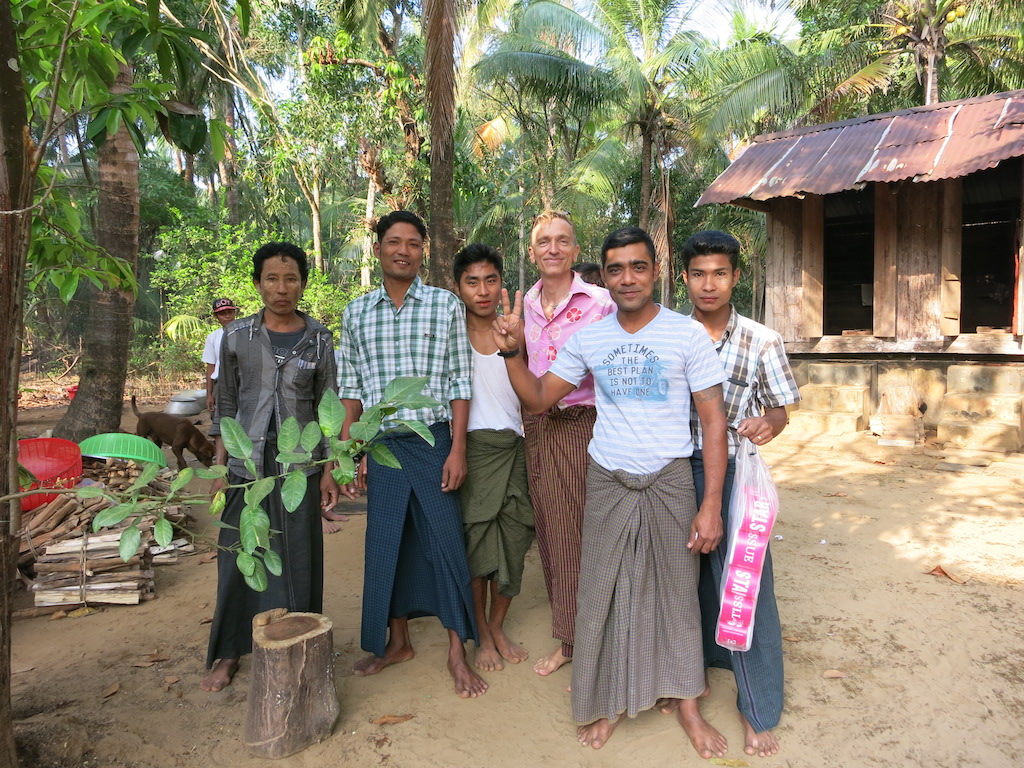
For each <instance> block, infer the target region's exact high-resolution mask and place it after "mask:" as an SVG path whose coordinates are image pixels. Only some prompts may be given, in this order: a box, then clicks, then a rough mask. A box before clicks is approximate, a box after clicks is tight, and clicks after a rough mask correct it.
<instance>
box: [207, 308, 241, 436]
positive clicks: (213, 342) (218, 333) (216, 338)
mask: <svg viewBox="0 0 1024 768" xmlns="http://www.w3.org/2000/svg"><path fill="white" fill-rule="evenodd" d="M237 311H238V307H236V306H235V304H234V302H233V301H231V299H225V298H220V299H217V300H216V301H214V302H213V316H214V317H215V318H217V322H218V323H220V328H218V329H217V330H215V331H213V332H212V333H210V335H209V336H207V337H206V346H205V347H204V348H203V362H204V363H206V409H207V410H208V411H209V412H210V415H211V416H212V415H213V408H214V406H215V405H216V403H217V399H216V396H215V395H214V393H213V388H214V387H215V386H217V374H218V373H219V372H220V342H221V339H223V338H224V328H225V327H226V326H227V324H228V323H230V322H231V321H232V320H234V319H235V312H237Z"/></svg>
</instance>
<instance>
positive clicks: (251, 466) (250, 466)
mask: <svg viewBox="0 0 1024 768" xmlns="http://www.w3.org/2000/svg"><path fill="white" fill-rule="evenodd" d="M245 468H246V469H247V470H249V474H250V475H252V476H253V477H259V476H260V473H259V472H257V471H256V462H255V461H253V460H252V459H246V460H245Z"/></svg>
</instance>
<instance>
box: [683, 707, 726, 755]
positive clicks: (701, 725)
mask: <svg viewBox="0 0 1024 768" xmlns="http://www.w3.org/2000/svg"><path fill="white" fill-rule="evenodd" d="M676 718H677V719H678V720H679V724H680V725H681V726H683V730H684V731H686V735H687V736H689V737H690V743H691V744H693V748H694V749H695V750H697V754H698V755H700V756H701V757H703V758H704V759H705V760H707V759H708V758H710V757H712V756H717V757H724V756H725V753H726V751H727V750H728V749H729V744H728V743H727V742H726V740H725V737H724V736H723V735H722V734H720V733H719V732H718V731H716V730H715V729H714V728H712V727H711V725H710V724H709V723H708V721H707V720H705V719H704V718H703V717H702V716H701V714H700V708H699V707H698V706H697V699H682V700H680V702H679V710H678V711H677V712H676Z"/></svg>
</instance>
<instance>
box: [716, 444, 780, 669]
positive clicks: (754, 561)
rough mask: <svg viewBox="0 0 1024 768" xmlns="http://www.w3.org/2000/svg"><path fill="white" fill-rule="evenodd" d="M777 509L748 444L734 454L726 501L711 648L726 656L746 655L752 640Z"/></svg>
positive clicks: (754, 449) (765, 474)
mask: <svg viewBox="0 0 1024 768" xmlns="http://www.w3.org/2000/svg"><path fill="white" fill-rule="evenodd" d="M778 509H779V494H778V492H777V491H776V490H775V481H773V480H772V475H771V472H769V471H768V466H767V465H766V464H765V463H764V459H762V458H761V454H760V453H759V452H758V450H757V447H756V446H755V445H754V444H753V443H751V442H750V441H749V440H747V439H746V438H741V439H740V445H739V447H738V448H737V449H736V477H735V479H734V481H733V486H732V498H731V499H730V501H729V530H728V531H726V535H727V536H728V541H729V548H728V550H726V556H725V570H724V572H723V573H722V589H721V593H720V598H721V609H720V610H719V614H718V627H717V629H716V630H715V642H716V643H718V644H719V645H720V646H722V647H723V648H728V649H729V650H730V651H746V650H748V649H749V648H750V640H751V637H753V634H754V611H755V609H756V608H757V593H758V591H759V589H760V587H761V570H762V569H763V568H764V559H765V555H766V554H767V553H768V542H769V541H770V540H771V534H772V526H773V525H774V524H775V516H776V514H777V513H778Z"/></svg>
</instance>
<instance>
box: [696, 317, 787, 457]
mask: <svg viewBox="0 0 1024 768" xmlns="http://www.w3.org/2000/svg"><path fill="white" fill-rule="evenodd" d="M729 311H730V314H729V325H727V326H726V328H725V333H723V334H722V338H721V340H720V341H719V342H718V343H717V344H715V348H716V349H717V350H718V357H719V359H720V360H721V361H722V367H723V368H725V375H726V376H728V377H729V378H728V379H726V381H725V383H724V384H723V385H722V394H723V397H724V398H725V417H726V420H727V421H728V424H729V431H728V435H729V455H730V456H732V455H733V454H734V453H735V451H736V446H737V445H739V436H738V435H737V434H736V427H737V426H739V423H740V422H741V421H743V419H747V418H750V417H751V416H762V415H764V411H765V409H766V408H781V407H783V406H786V405H789V404H790V403H795V402H797V401H798V400H799V399H800V390H799V389H798V388H797V386H796V379H794V378H793V369H792V368H790V367H789V358H787V357H786V348H785V346H783V343H782V337H781V336H779V334H777V333H776V332H775V331H773V330H772V329H771V328H768V327H767V326H765V325H761V324H760V323H758V322H755V321H753V320H751V319H750V318H749V317H744V316H743V315H741V314H740V313H739V312H737V311H736V308H735V307H733V306H730V307H729ZM690 316H691V317H693V318H694V320H696V319H697V318H696V316H695V314H694V313H691V315H690ZM690 433H691V435H692V436H693V444H694V445H695V446H696V447H697V448H700V447H701V444H702V443H701V438H702V435H701V429H700V421H699V420H698V419H697V409H696V408H695V407H692V406H691V410H690Z"/></svg>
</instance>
